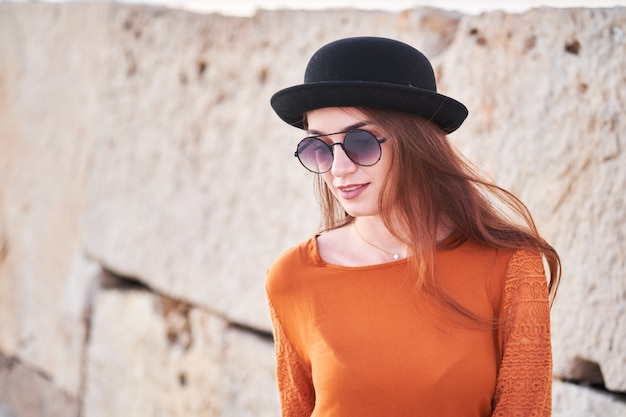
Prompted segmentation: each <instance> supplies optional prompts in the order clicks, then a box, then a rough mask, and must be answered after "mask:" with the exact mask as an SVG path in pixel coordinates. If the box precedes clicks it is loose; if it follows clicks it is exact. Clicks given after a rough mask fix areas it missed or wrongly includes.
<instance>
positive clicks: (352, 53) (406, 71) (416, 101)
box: [271, 37, 467, 133]
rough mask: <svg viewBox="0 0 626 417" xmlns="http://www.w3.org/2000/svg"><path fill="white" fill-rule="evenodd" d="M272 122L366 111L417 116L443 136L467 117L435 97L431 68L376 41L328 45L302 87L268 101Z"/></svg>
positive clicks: (417, 55) (393, 44) (405, 49)
mask: <svg viewBox="0 0 626 417" xmlns="http://www.w3.org/2000/svg"><path fill="white" fill-rule="evenodd" d="M271 104H272V108H273V109H274V111H275V112H276V114H278V116H279V117H280V118H281V119H283V120H284V121H285V122H287V123H289V124H290V125H292V126H296V127H299V128H301V129H303V128H304V126H303V120H302V117H303V115H304V114H305V113H306V112H308V111H310V110H315V109H320V108H323V107H356V106H358V107H372V108H378V109H387V110H398V111H403V112H407V113H413V114H418V115H420V116H422V117H424V118H426V119H428V120H431V121H433V122H434V123H436V124H437V125H438V126H439V127H440V128H441V130H443V131H444V132H445V133H450V132H453V131H455V130H456V129H458V127H459V126H461V123H463V121H464V120H465V118H466V117H467V108H466V107H465V106H464V105H463V104H462V103H460V102H458V101H456V100H454V99H452V98H450V97H446V96H444V95H442V94H438V93H437V86H436V84H435V74H434V72H433V68H432V66H431V64H430V62H429V61H428V58H426V57H425V56H424V54H422V53H421V52H420V51H418V50H417V49H415V48H413V47H412V46H409V45H407V44H405V43H403V42H399V41H396V40H393V39H386V38H376V37H356V38H346V39H340V40H337V41H334V42H331V43H329V44H327V45H325V46H323V47H322V48H320V49H319V50H318V51H317V52H316V53H315V54H313V56H312V57H311V59H310V61H309V63H308V65H307V67H306V71H305V73H304V84H300V85H296V86H293V87H289V88H285V89H283V90H280V91H278V92H277V93H275V94H274V95H273V96H272V98H271Z"/></svg>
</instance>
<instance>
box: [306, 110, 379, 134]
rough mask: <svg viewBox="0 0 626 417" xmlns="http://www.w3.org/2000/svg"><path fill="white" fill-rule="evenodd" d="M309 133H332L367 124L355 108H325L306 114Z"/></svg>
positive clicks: (365, 119) (360, 112)
mask: <svg viewBox="0 0 626 417" xmlns="http://www.w3.org/2000/svg"><path fill="white" fill-rule="evenodd" d="M306 120H307V126H308V130H309V132H310V133H318V134H324V133H333V132H340V131H343V130H347V129H349V128H350V127H351V126H354V125H357V124H363V123H366V124H369V123H370V122H369V121H368V118H367V116H366V115H365V114H364V113H363V112H362V111H360V110H359V109H357V108H355V107H326V108H322V109H316V110H312V111H310V112H308V113H307V114H306Z"/></svg>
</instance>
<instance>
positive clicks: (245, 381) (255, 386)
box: [83, 288, 278, 417]
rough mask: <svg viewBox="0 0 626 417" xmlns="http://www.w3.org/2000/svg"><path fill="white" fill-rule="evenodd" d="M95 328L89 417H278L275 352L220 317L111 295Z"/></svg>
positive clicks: (166, 302) (121, 293)
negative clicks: (124, 416) (112, 416)
mask: <svg viewBox="0 0 626 417" xmlns="http://www.w3.org/2000/svg"><path fill="white" fill-rule="evenodd" d="M120 312H123V317H126V319H121V317H120ZM131 318H132V319H131ZM92 328H93V332H92V338H91V341H90V344H89V352H88V367H87V387H86V394H85V403H84V405H83V407H84V416H85V417H99V416H103V417H104V416H107V417H108V416H111V415H115V416H122V415H126V416H128V415H132V416H142V415H144V416H148V415H149V416H188V417H194V416H198V417H199V416H233V417H236V416H237V417H239V416H241V417H245V416H250V417H253V416H255V417H256V416H268V417H269V416H276V415H278V397H277V394H276V389H275V386H276V381H275V377H274V361H273V348H272V345H271V344H270V343H268V341H267V340H264V339H263V338H260V337H258V336H255V335H248V334H246V333H244V332H240V331H237V330H236V329H232V328H231V327H229V325H228V323H227V322H226V321H224V320H223V319H220V318H218V317H216V316H215V315H212V314H209V313H207V312H204V311H202V310H200V309H197V308H192V307H190V306H188V305H185V304H183V303H180V302H179V301H176V300H172V299H168V298H165V297H162V296H158V295H155V294H153V293H150V292H148V291H145V290H141V289H137V288H135V289H133V288H131V289H109V290H107V291H102V292H100V293H99V294H98V296H97V297H96V301H95V303H94V314H93V321H92Z"/></svg>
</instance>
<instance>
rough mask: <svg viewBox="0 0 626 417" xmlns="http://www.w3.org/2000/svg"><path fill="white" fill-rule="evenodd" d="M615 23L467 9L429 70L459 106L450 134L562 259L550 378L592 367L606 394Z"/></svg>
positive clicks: (606, 16)
mask: <svg viewBox="0 0 626 417" xmlns="http://www.w3.org/2000/svg"><path fill="white" fill-rule="evenodd" d="M624 30H626V9H624V8H616V9H604V10H603V9H569V10H557V9H548V8H542V9H536V10H532V11H530V12H528V13H524V14H521V15H512V14H504V13H489V14H483V15H481V16H474V17H469V16H468V17H467V18H465V19H463V20H462V22H461V24H460V25H459V29H458V34H457V37H456V39H455V40H454V42H453V43H452V44H451V45H450V48H449V49H448V50H447V51H446V53H445V55H443V56H442V57H441V58H442V59H441V60H439V62H438V66H437V69H438V74H439V75H440V77H441V79H442V80H443V83H442V90H444V91H448V92H449V93H450V94H454V96H455V97H457V98H458V99H460V100H461V101H462V102H464V103H465V104H466V105H467V106H468V107H469V111H470V116H469V119H468V120H467V122H466V125H465V126H463V127H462V128H461V129H460V130H459V131H458V132H457V133H454V134H453V135H452V140H453V141H454V142H455V143H456V144H457V146H458V147H459V148H461V150H462V151H463V152H464V153H465V154H466V155H468V156H469V157H470V159H472V160H474V161H475V162H477V164H478V165H479V166H481V167H482V168H483V170H484V172H486V173H487V174H488V175H489V176H491V177H492V178H495V179H496V181H498V182H499V183H500V184H502V185H504V186H505V187H506V188H509V189H511V190H512V191H513V192H515V193H516V194H518V195H519V196H521V198H522V199H523V200H524V201H525V202H526V203H527V205H528V206H529V208H530V209H531V211H532V213H533V214H534V215H535V219H536V221H537V223H538V226H539V228H540V230H542V231H543V232H544V234H545V235H546V236H547V238H548V240H549V241H551V242H553V243H554V245H555V246H556V248H557V250H558V251H559V252H560V254H561V256H562V261H563V282H562V285H561V287H560V291H559V295H558V297H557V301H556V303H555V306H554V308H553V335H554V337H553V343H554V353H555V368H554V369H555V375H557V376H562V377H565V378H581V379H583V380H589V378H590V377H592V375H580V374H581V366H580V365H581V364H583V365H584V364H587V365H586V366H585V367H584V368H585V369H592V370H593V369H594V367H593V366H588V365H589V363H597V364H599V366H600V369H601V371H602V374H603V376H604V381H605V382H606V385H607V387H608V388H609V389H611V390H617V391H624V390H626V373H625V372H624V370H625V369H626V345H625V344H624V343H623V341H624V340H626V301H625V298H626V279H624V278H625V273H626V246H625V245H626V244H625V243H624V242H625V241H624V234H625V232H626V210H624V202H625V201H626V200H625V197H624V190H626V153H625V152H624V136H623V132H624V131H625V130H626V119H625V118H624V117H622V113H623V109H624V103H626V84H625V83H624V80H625V79H626V67H625V66H624V60H623V57H624V56H626V36H624ZM464 63H465V64H464ZM469 63H471V65H470V64H469ZM595 368H596V369H597V367H595Z"/></svg>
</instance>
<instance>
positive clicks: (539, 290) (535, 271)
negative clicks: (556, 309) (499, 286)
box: [504, 249, 548, 303]
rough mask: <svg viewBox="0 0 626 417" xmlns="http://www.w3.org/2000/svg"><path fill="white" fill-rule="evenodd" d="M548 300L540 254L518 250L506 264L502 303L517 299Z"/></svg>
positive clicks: (546, 279)
mask: <svg viewBox="0 0 626 417" xmlns="http://www.w3.org/2000/svg"><path fill="white" fill-rule="evenodd" d="M520 297H521V298H534V299H548V277H547V275H546V271H545V268H544V264H543V257H542V256H541V253H539V252H538V251H536V250H529V249H518V250H516V251H515V252H514V253H513V254H512V255H511V257H510V259H509V261H508V264H507V271H506V280H505V284H504V301H505V303H507V302H512V301H513V300H515V299H519V298H520Z"/></svg>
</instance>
